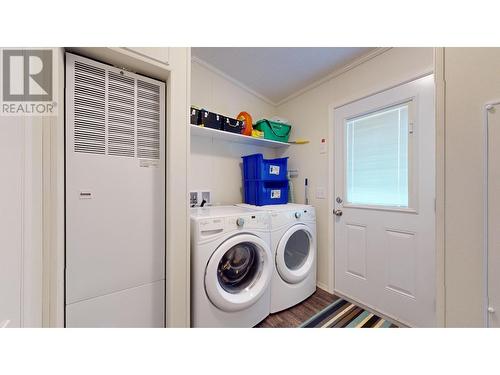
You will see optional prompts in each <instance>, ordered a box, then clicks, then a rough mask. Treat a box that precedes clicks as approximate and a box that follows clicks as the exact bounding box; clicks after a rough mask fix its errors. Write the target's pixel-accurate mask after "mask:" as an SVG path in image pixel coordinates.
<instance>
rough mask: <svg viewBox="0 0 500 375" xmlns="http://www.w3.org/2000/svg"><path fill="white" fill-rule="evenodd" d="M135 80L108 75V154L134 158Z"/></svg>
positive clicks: (117, 75) (110, 73) (112, 73)
mask: <svg viewBox="0 0 500 375" xmlns="http://www.w3.org/2000/svg"><path fill="white" fill-rule="evenodd" d="M134 96H135V80H134V79H133V78H131V77H126V76H123V75H120V74H118V73H115V72H111V71H110V72H109V73H108V154H109V155H114V156H127V157H134V156H135V121H134V117H135V107H134Z"/></svg>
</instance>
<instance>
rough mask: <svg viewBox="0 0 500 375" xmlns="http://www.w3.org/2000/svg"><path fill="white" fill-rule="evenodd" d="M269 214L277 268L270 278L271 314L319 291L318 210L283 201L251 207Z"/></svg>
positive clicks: (272, 249)
mask: <svg viewBox="0 0 500 375" xmlns="http://www.w3.org/2000/svg"><path fill="white" fill-rule="evenodd" d="M237 206H238V207H244V208H250V209H253V210H256V211H259V212H268V213H269V215H270V226H269V229H270V233H271V251H272V256H273V263H274V271H273V277H272V280H271V313H274V312H278V311H281V310H285V309H287V308H289V307H291V306H294V305H296V304H297V303H299V302H302V301H303V300H305V299H306V298H307V297H309V296H310V295H311V294H313V293H314V292H315V290H316V256H317V245H316V243H317V242H316V212H315V210H314V207H313V206H309V205H301V204H293V203H289V204H283V205H272V206H260V207H259V206H252V205H247V204H239V205H237Z"/></svg>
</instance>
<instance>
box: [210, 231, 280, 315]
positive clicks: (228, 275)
mask: <svg viewBox="0 0 500 375" xmlns="http://www.w3.org/2000/svg"><path fill="white" fill-rule="evenodd" d="M271 258H272V257H271V250H270V248H269V245H268V244H267V243H266V242H265V241H264V240H262V239H261V238H259V237H257V236H254V235H251V234H238V235H236V236H234V237H231V238H229V239H228V240H226V241H225V242H223V243H222V244H221V245H220V246H219V247H218V248H217V250H215V252H214V253H213V255H212V256H211V258H210V260H209V261H208V264H207V268H206V271H205V290H206V291H207V295H208V298H209V299H210V301H211V302H212V303H213V304H214V305H215V306H216V307H217V308H219V309H221V310H224V311H228V312H231V311H239V310H244V309H246V308H248V307H249V306H251V305H253V304H254V303H255V302H257V301H258V300H259V298H260V297H261V296H262V294H264V292H265V291H266V289H267V288H268V287H269V282H270V280H271V275H272V264H271Z"/></svg>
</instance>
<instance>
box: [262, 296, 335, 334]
mask: <svg viewBox="0 0 500 375" xmlns="http://www.w3.org/2000/svg"><path fill="white" fill-rule="evenodd" d="M336 299H338V297H337V296H334V295H333V294H330V293H328V292H326V291H324V290H323V289H319V288H317V289H316V292H314V294H313V295H312V296H311V297H309V298H308V299H306V300H305V301H303V302H301V303H299V304H298V305H295V306H293V307H290V308H289V309H287V310H284V311H280V312H277V313H275V314H271V315H269V316H268V317H267V318H266V319H264V320H263V321H262V322H260V323H259V324H257V325H256V327H259V328H292V327H298V326H299V325H300V324H301V323H303V322H305V321H306V320H307V319H309V318H310V317H312V316H313V315H314V314H316V313H317V312H319V311H321V310H323V309H324V308H325V307H326V306H328V305H329V304H330V303H332V302H333V301H335V300H336Z"/></svg>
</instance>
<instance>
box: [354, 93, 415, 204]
mask: <svg viewBox="0 0 500 375" xmlns="http://www.w3.org/2000/svg"><path fill="white" fill-rule="evenodd" d="M410 104H411V102H407V103H404V104H399V105H397V106H392V107H388V108H384V109H382V110H378V111H375V112H371V113H368V114H364V115H362V116H358V117H355V118H351V119H348V120H347V121H346V122H345V146H346V147H345V152H346V167H345V168H346V201H347V202H348V203H352V204H361V205H378V206H393V207H394V206H395V207H408V206H409V195H410V194H409V185H410V183H409V178H410V173H409V172H410V168H409V166H410V162H409V155H410V153H409V146H410V144H409V140H410V139H409V135H410V133H411V132H412V129H411V125H410V122H409V110H410Z"/></svg>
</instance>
